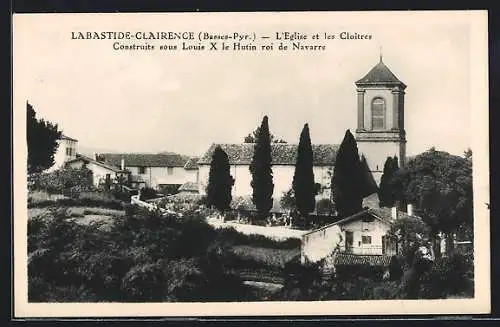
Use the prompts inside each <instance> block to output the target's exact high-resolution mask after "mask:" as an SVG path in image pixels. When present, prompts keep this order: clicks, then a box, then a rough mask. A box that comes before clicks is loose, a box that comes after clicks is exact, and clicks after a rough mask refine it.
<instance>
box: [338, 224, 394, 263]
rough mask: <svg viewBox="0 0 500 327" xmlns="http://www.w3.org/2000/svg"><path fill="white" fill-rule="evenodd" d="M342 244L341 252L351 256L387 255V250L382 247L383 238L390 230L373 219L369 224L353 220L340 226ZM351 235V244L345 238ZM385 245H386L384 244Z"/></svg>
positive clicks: (386, 225) (387, 226)
mask: <svg viewBox="0 0 500 327" xmlns="http://www.w3.org/2000/svg"><path fill="white" fill-rule="evenodd" d="M341 229H342V234H343V237H344V242H343V244H342V246H341V247H340V251H341V252H347V253H352V254H371V255H373V254H376V255H382V254H387V252H388V250H389V249H385V248H384V245H383V237H384V236H385V235H386V234H387V233H388V232H389V230H390V229H391V226H390V224H388V223H385V222H382V221H380V220H378V219H373V221H371V222H363V221H362V220H354V221H351V222H348V223H346V224H343V225H341ZM347 233H352V243H351V242H350V241H349V239H348V237H347ZM385 245H387V243H386V244H385Z"/></svg>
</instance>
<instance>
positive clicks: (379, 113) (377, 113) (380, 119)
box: [372, 98, 385, 129]
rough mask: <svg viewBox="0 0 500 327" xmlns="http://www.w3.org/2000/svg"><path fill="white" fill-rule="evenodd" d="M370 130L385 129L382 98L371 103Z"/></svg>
mask: <svg viewBox="0 0 500 327" xmlns="http://www.w3.org/2000/svg"><path fill="white" fill-rule="evenodd" d="M372 128H373V129H385V101H384V99H382V98H375V99H373V101H372Z"/></svg>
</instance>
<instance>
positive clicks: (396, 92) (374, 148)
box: [198, 56, 406, 199]
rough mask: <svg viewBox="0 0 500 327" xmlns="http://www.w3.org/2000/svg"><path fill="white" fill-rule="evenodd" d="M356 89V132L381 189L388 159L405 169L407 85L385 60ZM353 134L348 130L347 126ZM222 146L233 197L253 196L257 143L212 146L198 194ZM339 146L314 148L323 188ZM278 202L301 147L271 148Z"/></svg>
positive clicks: (288, 185) (316, 171)
mask: <svg viewBox="0 0 500 327" xmlns="http://www.w3.org/2000/svg"><path fill="white" fill-rule="evenodd" d="M355 85H356V87H357V120H358V124H357V128H356V133H355V138H356V142H357V144H358V150H359V152H360V155H361V154H364V156H365V157H366V159H367V163H368V166H369V167H370V170H371V172H372V174H373V177H374V179H375V181H376V182H377V184H379V183H380V178H381V177H382V173H383V169H384V163H385V161H386V159H387V157H388V156H390V157H394V156H397V157H398V160H399V166H400V167H402V166H404V163H405V156H406V136H405V130H404V95H405V89H406V85H405V84H404V83H403V82H401V81H400V80H399V79H398V78H397V77H396V76H395V75H394V74H393V73H392V72H391V71H390V70H389V68H388V67H387V66H386V65H385V64H384V62H383V61H382V56H380V61H379V62H378V63H377V64H376V65H375V66H374V67H373V68H372V69H371V70H370V71H369V72H368V73H367V74H366V75H365V76H364V77H363V78H361V79H359V80H358V81H356V82H355ZM346 129H349V127H346ZM217 145H220V146H221V147H222V149H223V150H224V151H226V153H227V154H228V157H229V164H230V166H231V174H232V176H233V178H234V179H235V184H234V186H233V194H232V195H233V196H247V195H251V194H252V188H251V186H250V182H251V180H252V177H251V174H250V169H249V165H250V162H251V158H252V155H253V144H248V143H247V144H212V145H211V146H210V148H209V149H208V150H207V151H206V153H205V154H203V155H202V156H201V158H200V161H198V167H199V177H200V179H199V193H201V194H205V188H206V186H207V184H208V175H209V171H210V161H211V157H212V154H213V151H214V149H215V147H216V146H217ZM337 149H338V145H335V144H317V145H316V144H313V156H314V160H313V165H314V167H313V170H314V175H315V180H316V183H318V184H320V185H321V188H322V189H328V188H329V186H330V173H331V171H332V168H333V165H334V163H335V157H336V152H337ZM271 155H272V158H273V181H274V184H275V187H274V192H273V194H274V195H273V197H274V198H277V199H279V198H281V197H282V195H283V193H284V192H286V191H288V190H289V189H290V188H291V187H292V180H293V174H294V169H295V158H296V156H297V144H272V153H271Z"/></svg>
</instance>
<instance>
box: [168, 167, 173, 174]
mask: <svg viewBox="0 0 500 327" xmlns="http://www.w3.org/2000/svg"><path fill="white" fill-rule="evenodd" d="M173 173H174V167H167V174H168V175H172V174H173Z"/></svg>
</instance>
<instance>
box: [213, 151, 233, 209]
mask: <svg viewBox="0 0 500 327" xmlns="http://www.w3.org/2000/svg"><path fill="white" fill-rule="evenodd" d="M233 185H234V178H233V177H232V176H231V174H230V167H229V158H228V156H227V153H226V152H225V151H224V150H222V148H221V147H220V146H217V147H216V148H215V150H214V153H213V154H212V161H211V163H210V172H209V175H208V185H207V204H208V205H209V206H214V207H215V208H217V209H218V210H219V211H221V212H222V211H225V210H228V209H229V207H230V206H229V205H230V204H231V199H232V197H231V190H232V187H233Z"/></svg>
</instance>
